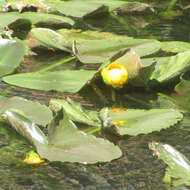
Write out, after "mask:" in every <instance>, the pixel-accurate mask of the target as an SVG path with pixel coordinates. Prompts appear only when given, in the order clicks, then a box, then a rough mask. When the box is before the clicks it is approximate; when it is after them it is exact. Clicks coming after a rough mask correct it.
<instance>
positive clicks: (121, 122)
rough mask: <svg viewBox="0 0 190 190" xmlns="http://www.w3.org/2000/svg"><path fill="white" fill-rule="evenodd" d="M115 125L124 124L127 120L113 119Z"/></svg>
mask: <svg viewBox="0 0 190 190" xmlns="http://www.w3.org/2000/svg"><path fill="white" fill-rule="evenodd" d="M112 122H113V124H114V125H119V126H122V125H124V123H126V120H116V121H112Z"/></svg>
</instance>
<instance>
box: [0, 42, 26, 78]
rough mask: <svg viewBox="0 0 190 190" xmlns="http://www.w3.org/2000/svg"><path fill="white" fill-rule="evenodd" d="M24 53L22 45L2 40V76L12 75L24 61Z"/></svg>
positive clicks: (0, 62)
mask: <svg viewBox="0 0 190 190" xmlns="http://www.w3.org/2000/svg"><path fill="white" fill-rule="evenodd" d="M24 52H25V50H24V46H23V44H22V43H20V42H16V41H14V40H7V39H0V76H4V75H7V74H9V73H12V72H13V71H14V70H15V68H17V67H18V66H19V64H20V62H21V61H22V60H23V57H24Z"/></svg>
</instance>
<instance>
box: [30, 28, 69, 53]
mask: <svg viewBox="0 0 190 190" xmlns="http://www.w3.org/2000/svg"><path fill="white" fill-rule="evenodd" d="M30 34H31V35H32V37H34V39H36V40H37V41H38V42H39V43H40V44H42V45H43V46H45V47H48V48H55V49H60V50H63V51H66V52H71V51H72V49H71V44H70V43H69V42H68V40H67V39H66V38H63V37H62V36H61V35H60V34H58V33H57V32H55V31H54V30H51V29H48V28H34V29H32V30H31V33H30Z"/></svg>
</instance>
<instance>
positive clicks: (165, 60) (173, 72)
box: [144, 51, 190, 83]
mask: <svg viewBox="0 0 190 190" xmlns="http://www.w3.org/2000/svg"><path fill="white" fill-rule="evenodd" d="M152 60H153V61H155V62H157V63H156V65H155V71H154V72H153V73H152V75H151V77H150V79H151V80H153V79H155V80H157V81H158V82H160V83H164V82H168V81H170V80H172V79H174V78H176V77H177V76H179V75H181V74H183V73H184V72H185V71H187V70H189V69H190V51H186V52H183V53H178V54H177V55H175V56H171V57H161V58H159V57H154V58H152ZM144 61H145V60H144ZM149 61H150V60H149Z"/></svg>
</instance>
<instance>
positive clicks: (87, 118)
mask: <svg viewBox="0 0 190 190" xmlns="http://www.w3.org/2000/svg"><path fill="white" fill-rule="evenodd" d="M50 107H51V108H52V109H53V110H55V111H56V112H57V111H59V110H61V109H62V108H63V109H64V111H65V112H66V113H67V115H68V117H69V119H70V120H72V121H77V122H80V123H85V124H88V125H92V126H99V127H100V126H101V121H100V119H99V118H98V112H95V111H90V110H87V109H85V108H84V107H82V106H81V105H80V104H79V103H77V102H74V101H72V100H71V99H69V98H67V101H66V100H63V99H62V100H61V99H51V100H50Z"/></svg>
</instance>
